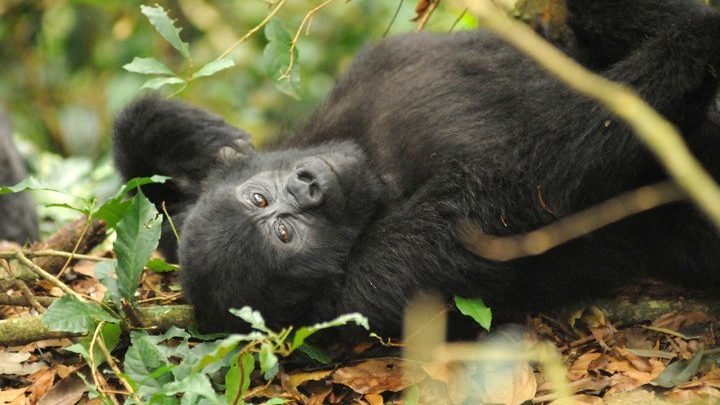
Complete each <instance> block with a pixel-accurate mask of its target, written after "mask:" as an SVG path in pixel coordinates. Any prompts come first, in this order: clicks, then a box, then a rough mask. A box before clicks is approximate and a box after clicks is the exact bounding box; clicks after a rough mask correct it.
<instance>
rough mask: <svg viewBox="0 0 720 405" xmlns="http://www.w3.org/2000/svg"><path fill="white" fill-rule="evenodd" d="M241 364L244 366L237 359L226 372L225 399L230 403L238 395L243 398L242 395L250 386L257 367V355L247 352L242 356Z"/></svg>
mask: <svg viewBox="0 0 720 405" xmlns="http://www.w3.org/2000/svg"><path fill="white" fill-rule="evenodd" d="M240 364H241V365H242V367H240V365H238V362H237V361H235V362H233V364H232V366H230V369H229V370H228V372H227V374H225V399H226V400H227V402H228V403H230V404H231V403H233V401H234V400H235V397H237V396H238V395H240V398H242V395H243V394H245V393H246V392H247V390H248V388H250V376H251V374H252V372H253V370H254V369H255V357H253V355H252V354H250V353H245V354H243V355H242V356H240ZM241 382H242V386H241ZM238 392H239V394H238ZM241 403H242V402H241Z"/></svg>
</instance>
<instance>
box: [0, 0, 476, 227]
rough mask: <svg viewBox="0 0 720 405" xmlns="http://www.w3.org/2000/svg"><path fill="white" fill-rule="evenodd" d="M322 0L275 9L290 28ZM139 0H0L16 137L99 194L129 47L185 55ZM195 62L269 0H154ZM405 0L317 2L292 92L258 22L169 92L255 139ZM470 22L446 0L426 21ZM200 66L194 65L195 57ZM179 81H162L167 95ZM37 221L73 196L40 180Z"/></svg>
mask: <svg viewBox="0 0 720 405" xmlns="http://www.w3.org/2000/svg"><path fill="white" fill-rule="evenodd" d="M320 3H321V1H319V0H315V1H311V0H288V1H287V2H286V3H285V4H284V6H283V7H282V8H281V9H280V12H279V13H278V14H277V15H276V16H275V18H276V19H278V20H279V21H280V22H282V24H283V26H284V27H285V28H286V29H287V31H288V32H289V33H290V34H291V35H294V33H295V31H296V30H297V28H298V26H299V24H300V22H301V20H302V19H303V17H304V16H305V14H306V13H307V12H308V11H309V10H310V9H312V8H313V7H315V6H317V5H318V4H320ZM142 4H146V5H155V4H156V2H154V1H153V2H150V3H143V2H141V1H134V0H133V1H123V0H95V1H93V0H64V1H63V0H53V1H50V0H46V1H26V0H2V1H0V61H2V62H0V103H3V104H5V106H6V107H7V109H8V110H9V112H10V115H11V118H12V123H13V127H14V131H15V139H16V141H17V142H18V144H19V147H20V149H21V151H22V152H23V154H24V155H25V156H26V158H27V160H28V164H29V166H30V170H31V172H32V174H33V175H34V176H36V177H38V178H39V179H40V180H41V181H43V182H45V183H46V184H48V185H50V186H52V187H54V188H57V189H60V190H65V191H67V192H69V193H71V194H74V195H77V196H81V197H88V196H92V195H94V196H97V197H99V198H103V197H106V196H108V195H110V194H112V193H113V192H115V191H116V188H117V185H118V184H119V180H118V178H117V175H116V174H115V172H114V170H113V168H112V166H111V164H110V160H109V154H108V149H109V132H110V128H111V125H112V121H113V117H114V116H115V114H117V113H118V111H119V110H120V109H121V108H122V107H123V106H124V105H125V104H126V103H127V102H128V101H130V100H131V99H132V98H133V97H135V96H136V95H137V94H138V93H139V92H141V90H140V86H141V85H142V84H143V83H144V82H145V80H146V79H147V77H146V76H142V75H139V74H136V73H130V72H127V71H125V70H124V69H123V68H122V66H123V65H125V64H127V63H129V62H130V61H131V60H132V59H133V58H134V57H154V58H155V59H158V60H160V61H162V62H163V63H164V64H165V65H167V66H169V67H170V68H171V69H173V70H174V71H176V72H182V71H183V69H187V66H186V64H185V61H184V60H183V58H182V57H181V56H180V55H179V53H178V52H177V51H175V49H173V48H172V46H170V44H168V43H167V42H166V41H165V40H163V39H162V37H160V35H159V34H158V33H157V31H155V29H154V28H153V26H152V25H151V24H150V23H149V21H148V19H147V18H146V17H145V16H144V15H143V14H141V12H140V6H141V5H142ZM157 4H159V5H161V6H162V7H163V8H165V10H167V11H168V13H169V14H170V17H171V18H173V19H175V20H176V25H178V26H180V27H181V28H182V33H181V38H182V39H183V40H184V41H186V42H189V43H190V50H191V54H192V60H193V61H194V63H195V64H196V65H197V66H201V65H203V64H205V63H207V62H208V61H211V60H213V59H215V58H216V57H218V56H219V55H220V54H222V53H223V51H225V50H226V49H228V48H230V47H231V46H232V44H233V43H235V42H236V41H237V40H238V38H240V37H241V36H243V35H244V34H245V33H246V32H248V30H250V29H251V28H253V27H254V26H255V25H256V24H258V23H259V22H260V21H261V20H262V19H263V18H264V17H265V16H266V15H267V14H268V12H269V10H270V9H271V5H270V4H269V3H268V2H266V1H263V0H212V1H211V0H208V1H203V0H173V1H160V2H157ZM399 4H400V1H399V0H398V1H381V0H353V1H345V0H337V1H335V2H332V3H331V4H330V5H328V6H327V7H325V8H323V9H322V10H320V11H319V12H318V13H317V14H315V16H314V18H313V19H312V24H311V26H310V30H309V34H308V35H303V36H302V37H301V39H300V42H299V43H298V50H299V60H298V61H297V65H298V67H299V69H300V75H301V82H300V90H299V95H300V97H299V99H295V98H292V97H289V96H287V95H285V94H283V93H281V92H280V91H278V90H277V89H276V87H275V82H274V81H273V80H272V79H271V78H270V77H269V76H268V75H267V73H266V71H265V69H264V67H263V49H264V47H265V45H266V44H267V40H266V39H265V36H264V34H263V31H262V30H261V31H259V32H258V33H256V34H255V35H254V36H253V37H252V38H251V39H250V40H248V41H247V42H245V43H243V44H242V45H240V46H239V47H238V48H237V49H235V50H234V51H233V53H232V54H231V56H232V58H233V60H234V61H235V64H236V66H234V67H232V68H230V69H227V70H224V71H222V72H220V73H218V74H216V75H214V76H212V77H207V78H202V79H199V80H196V81H193V82H192V83H191V84H190V86H189V87H188V88H187V89H185V90H183V91H182V92H181V93H180V94H178V95H177V96H175V97H176V98H179V99H183V100H186V101H189V102H191V103H193V104H195V105H198V106H201V107H204V108H207V109H210V110H212V111H214V112H216V113H218V114H220V115H221V116H223V117H224V118H225V119H226V120H227V121H228V122H230V123H231V124H234V125H237V126H239V127H242V128H243V129H245V130H247V131H248V132H250V133H251V134H253V141H254V142H255V144H256V145H258V146H262V145H263V144H264V143H266V142H268V141H270V140H272V139H273V137H275V136H278V134H283V133H287V132H288V131H290V130H291V128H293V127H294V126H295V125H296V124H297V123H298V122H299V121H302V120H303V119H304V117H307V116H308V115H309V113H310V112H311V110H312V108H313V106H314V105H315V104H316V103H317V102H318V101H319V100H320V99H321V98H322V97H323V96H324V95H325V94H326V93H327V92H328V91H329V89H330V88H331V86H332V84H333V81H334V78H335V77H336V76H337V75H338V73H339V72H342V70H343V69H344V68H345V67H346V66H347V65H348V63H349V62H350V61H351V60H352V58H353V55H355V54H356V53H357V52H358V51H359V49H360V48H361V47H362V46H363V45H364V44H366V43H368V42H371V41H374V40H377V39H379V38H381V37H382V36H383V33H384V32H385V30H386V29H387V28H388V25H389V24H390V23H391V21H392V18H393V15H394V13H395V11H396V9H397V7H398V5H399ZM416 4H417V1H404V2H403V3H402V7H400V9H399V13H398V16H397V19H396V20H395V21H394V23H393V24H392V27H391V29H390V35H392V34H396V33H401V32H408V31H414V30H416V23H414V22H411V21H410V20H411V19H412V18H413V17H414V16H415V6H416ZM461 16H463V18H461V19H460V20H459V23H457V25H456V26H455V27H454V30H463V29H472V28H474V27H475V25H476V24H475V21H474V19H473V18H472V17H471V16H470V15H463V10H462V9H459V8H457V7H453V6H449V5H445V4H441V5H440V7H439V8H438V9H437V10H436V12H435V13H434V14H433V16H432V18H431V19H430V20H429V22H428V24H427V26H426V27H425V29H427V30H432V31H440V32H446V31H448V30H450V28H451V27H453V24H454V23H455V22H456V21H457V20H458V18H459V17H461ZM197 66H195V67H194V69H197ZM178 88H179V86H175V87H174V88H173V87H172V86H167V87H164V88H163V89H161V93H163V94H165V95H169V94H171V93H173V92H174V91H175V90H178ZM36 199H37V200H38V202H39V204H40V205H41V207H40V210H41V215H42V216H43V217H44V218H45V221H44V222H45V224H44V231H45V232H49V231H51V230H52V229H55V228H56V226H57V222H64V221H65V220H67V219H70V218H72V217H75V216H76V215H77V214H76V213H74V212H72V211H67V210H62V209H59V208H52V207H43V206H42V205H44V204H47V203H60V202H68V201H64V200H71V199H72V197H71V196H68V195H62V194H58V193H49V192H38V193H36Z"/></svg>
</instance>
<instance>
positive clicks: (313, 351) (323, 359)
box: [298, 343, 332, 364]
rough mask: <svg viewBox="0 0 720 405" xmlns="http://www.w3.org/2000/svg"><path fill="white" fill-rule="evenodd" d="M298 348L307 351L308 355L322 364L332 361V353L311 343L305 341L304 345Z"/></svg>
mask: <svg viewBox="0 0 720 405" xmlns="http://www.w3.org/2000/svg"><path fill="white" fill-rule="evenodd" d="M298 350H300V351H301V352H303V353H305V354H306V355H307V356H308V357H310V358H311V359H313V360H315V361H317V362H318V363H321V364H330V361H331V360H332V358H331V357H330V355H329V354H328V353H327V352H326V351H325V350H323V349H321V348H319V347H316V346H313V345H311V344H309V343H305V344H303V345H302V346H300V347H298Z"/></svg>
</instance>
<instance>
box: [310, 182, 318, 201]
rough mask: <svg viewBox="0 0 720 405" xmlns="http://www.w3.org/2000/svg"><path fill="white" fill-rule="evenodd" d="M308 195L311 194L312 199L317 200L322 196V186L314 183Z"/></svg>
mask: <svg viewBox="0 0 720 405" xmlns="http://www.w3.org/2000/svg"><path fill="white" fill-rule="evenodd" d="M308 194H310V198H315V197H317V196H318V195H320V186H318V185H317V184H316V183H312V184H311V185H310V187H308Z"/></svg>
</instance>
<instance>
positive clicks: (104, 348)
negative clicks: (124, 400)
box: [97, 336, 143, 405]
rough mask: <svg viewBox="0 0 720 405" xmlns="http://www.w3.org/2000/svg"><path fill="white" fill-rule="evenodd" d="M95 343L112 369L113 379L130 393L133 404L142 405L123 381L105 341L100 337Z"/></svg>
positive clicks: (127, 383) (129, 386) (133, 391)
mask: <svg viewBox="0 0 720 405" xmlns="http://www.w3.org/2000/svg"><path fill="white" fill-rule="evenodd" d="M97 343H98V347H99V348H100V351H101V352H102V354H103V356H105V360H106V361H107V363H108V365H109V366H110V368H111V369H112V371H113V373H115V377H117V379H118V380H120V383H121V384H122V385H123V387H125V389H126V390H127V392H129V393H130V396H131V397H132V398H133V399H134V400H135V403H136V404H139V405H142V404H143V402H142V400H141V399H140V397H138V396H137V394H135V390H134V389H133V387H132V385H130V383H129V382H128V381H127V380H126V379H125V377H124V374H123V373H122V371H120V368H119V367H118V365H117V363H115V359H113V357H112V354H111V353H110V351H109V350H108V348H107V346H105V341H104V340H103V338H102V336H101V337H100V338H99V339H98V341H97Z"/></svg>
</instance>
